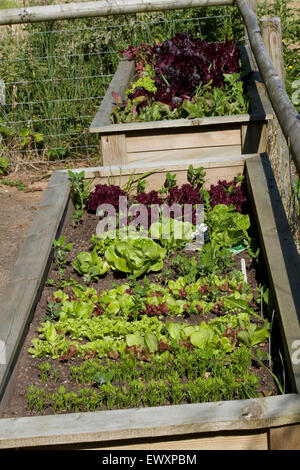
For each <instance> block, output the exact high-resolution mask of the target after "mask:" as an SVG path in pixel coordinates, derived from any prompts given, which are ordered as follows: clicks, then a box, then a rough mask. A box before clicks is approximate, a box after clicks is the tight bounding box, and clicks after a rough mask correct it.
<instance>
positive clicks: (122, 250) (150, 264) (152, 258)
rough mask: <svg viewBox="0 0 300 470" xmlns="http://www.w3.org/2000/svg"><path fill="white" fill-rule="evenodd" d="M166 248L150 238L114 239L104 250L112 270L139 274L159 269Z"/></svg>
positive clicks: (161, 265)
mask: <svg viewBox="0 0 300 470" xmlns="http://www.w3.org/2000/svg"><path fill="white" fill-rule="evenodd" d="M165 256H166V250H165V249H164V248H162V247H161V246H160V245H159V244H157V243H155V242H154V241H153V240H151V239H150V238H136V239H132V238H127V239H121V240H116V241H115V242H114V243H113V244H112V245H111V246H110V247H109V248H108V249H107V250H106V252H105V259H106V261H107V262H108V264H109V265H110V267H111V268H112V269H114V270H118V271H121V272H126V273H133V274H134V275H135V276H137V277H138V276H141V275H142V274H144V273H147V272H149V271H160V270H161V269H162V267H163V259H164V258H165Z"/></svg>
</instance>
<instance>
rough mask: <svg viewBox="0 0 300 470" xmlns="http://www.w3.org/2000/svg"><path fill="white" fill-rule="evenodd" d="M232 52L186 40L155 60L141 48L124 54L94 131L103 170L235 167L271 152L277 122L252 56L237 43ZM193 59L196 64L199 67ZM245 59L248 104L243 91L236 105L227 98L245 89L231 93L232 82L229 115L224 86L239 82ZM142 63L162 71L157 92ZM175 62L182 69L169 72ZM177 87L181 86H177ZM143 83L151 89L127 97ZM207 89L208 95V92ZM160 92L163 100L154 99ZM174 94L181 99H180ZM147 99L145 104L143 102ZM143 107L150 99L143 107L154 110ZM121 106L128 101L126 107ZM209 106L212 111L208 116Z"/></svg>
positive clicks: (229, 47) (234, 99)
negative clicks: (269, 137) (146, 165)
mask: <svg viewBox="0 0 300 470" xmlns="http://www.w3.org/2000/svg"><path fill="white" fill-rule="evenodd" d="M178 38H179V39H178ZM170 44H171V46H170ZM203 44H204V45H203ZM228 44H229V45H228ZM228 44H227V43H226V44H225V45H224V44H219V43H217V44H216V45H208V44H207V43H205V42H202V41H199V40H197V39H193V38H190V37H188V36H186V35H178V36H176V37H175V38H173V39H172V40H171V41H166V42H165V43H163V44H162V45H158V46H157V47H156V48H155V51H156V52H155V53H156V56H155V59H153V57H152V56H151V54H150V56H151V58H150V59H149V47H148V46H145V45H142V47H141V52H140V53H139V54H138V52H137V51H138V50H139V48H132V47H129V48H128V49H127V50H126V53H124V54H123V56H124V58H123V59H122V60H121V61H120V64H119V67H118V68H117V71H116V73H115V75H114V77H113V79H112V81H111V83H110V85H109V87H108V89H107V92H106V94H105V96H104V98H103V100H102V102H101V105H100V107H99V109H98V111H97V113H96V115H95V117H94V120H93V122H92V124H91V126H90V132H92V133H98V134H99V135H100V141H101V142H100V147H101V154H102V159H103V165H117V164H126V163H131V162H159V161H170V162H174V161H182V160H187V161H188V160H192V159H198V160H199V161H202V162H203V163H204V162H209V161H212V160H219V161H220V160H224V159H227V160H229V159H230V160H234V159H236V158H238V157H239V155H240V154H248V153H256V152H262V151H265V136H266V134H265V132H266V121H267V120H268V119H270V118H271V117H272V109H271V107H270V105H269V102H268V99H267V98H266V92H265V90H264V87H263V85H262V83H260V77H259V73H258V72H257V70H256V65H255V63H254V61H253V58H252V55H251V51H250V50H249V48H247V47H244V46H240V47H239V48H237V46H235V47H234V46H233V45H232V43H230V42H229V43H228ZM175 48H177V49H176V50H178V53H179V57H180V58H181V60H180V61H179V59H178V58H177V55H176V54H175V52H176V50H175ZM165 49H166V50H165ZM232 49H233V50H232ZM157 50H158V51H159V52H157ZM174 50H175V52H174ZM191 51H192V59H191ZM212 51H216V52H215V53H212ZM172 54H175V55H174V56H172ZM205 54H207V58H206V59H203V60H202V58H201V57H202V56H203V55H204V56H205ZM194 56H197V60H196V59H195V58H194ZM232 56H234V59H233V58H232ZM239 56H240V63H241V70H242V71H243V74H244V75H246V78H245V84H244V89H245V98H241V95H240V94H239V92H238V90H237V89H236V94H235V96H232V97H231V98H229V97H228V96H227V95H230V94H231V93H233V89H234V87H235V86H237V85H234V83H241V82H236V79H237V77H236V78H235V79H232V80H233V81H232V83H231V82H230V85H229V84H227V85H226V80H225V90H226V86H227V87H228V89H227V92H226V91H224V92H223V93H224V96H226V100H227V104H228V103H229V102H231V105H230V106H231V109H232V111H230V106H228V109H227V108H226V106H225V107H224V106H223V105H222V103H223V101H222V96H223V95H222V92H220V90H223V88H222V87H219V85H220V83H221V82H222V81H224V79H223V78H222V77H223V75H222V73H223V72H230V73H229V74H228V76H238V75H239V73H240V72H238V73H233V72H236V71H239V66H238V57H239ZM128 57H129V59H128ZM224 57H230V60H227V61H226V60H225V59H224ZM141 59H142V60H148V61H150V63H151V67H153V66H154V67H155V70H156V72H155V73H156V75H155V78H153V79H152V81H151V83H150V85H149V83H148V81H149V80H150V79H149V73H148V69H146V79H139V77H140V75H138V74H140V73H141V72H140V71H141V70H142V71H143V69H144V68H145V62H141ZM171 59H172V60H174V61H175V63H176V65H175V66H174V65H173V63H171V64H170V61H171ZM155 60H156V62H155ZM153 61H154V65H153ZM177 62H178V63H177ZM185 64H188V65H187V67H191V72H190V76H191V78H190V76H189V73H188V72H189V69H188V68H187V69H184V66H185ZM209 64H210V65H209ZM147 67H149V65H147ZM192 68H194V69H192ZM177 69H178V70H179V71H180V73H179V72H178V70H177ZM211 70H213V73H212V72H211ZM142 73H145V72H142ZM151 73H153V72H150V76H151V77H152V75H151ZM194 76H196V77H198V78H197V80H198V82H200V83H201V86H200V88H199V90H200V91H198V94H199V93H200V97H199V98H197V99H198V101H199V100H200V101H199V103H200V104H199V103H198V101H196V103H198V105H194V103H193V100H195V99H196V98H195V96H197V92H195V89H197V87H196V85H197V83H198V82H197V80H196V79H195V80H194V79H193V77H194ZM174 77H175V78H174ZM178 77H179V78H180V77H181V78H182V77H183V83H179V82H178ZM171 79H172V80H173V81H174V83H173V82H170V80H171ZM137 80H141V84H143V83H146V85H145V86H146V88H147V89H146V90H145V89H144V88H141V87H139V88H137V89H136V90H138V91H135V92H134V93H131V94H130V93H129V94H128V93H126V91H127V90H129V89H132V90H134V88H135V86H136V85H140V82H138V81H137ZM209 80H210V81H209ZM207 82H208V83H209V84H207ZM215 82H216V87H215V88H210V86H213V87H214V83H215ZM133 83H134V84H133ZM171 83H172V85H171ZM187 83H188V84H189V86H188V84H187ZM167 84H170V86H169V87H168V86H167ZM202 85H203V86H204V88H205V87H206V88H207V91H206V92H204V88H203V86H202ZM217 85H218V86H217ZM184 86H187V88H186V90H187V91H186V94H184V92H183V91H182V89H183V87H184ZM153 87H154V88H153ZM237 88H238V86H237ZM153 89H154V90H155V89H156V90H157V92H156V93H154V92H153V91H152V92H151V91H149V90H153ZM213 89H214V90H219V93H220V96H219V95H218V92H217V91H216V93H215V94H214V92H213V91H212V90H213ZM170 90H171V91H172V90H178V91H177V94H176V93H175V95H174V96H173V94H172V93H173V92H172V93H171V94H170ZM144 91H145V93H144ZM143 93H144V95H145V96H144V97H143V96H141V95H143ZM205 93H207V95H206V94H205ZM152 95H154V97H153V96H152ZM156 95H157V97H156ZM169 95H170V96H169ZM237 96H239V99H237ZM246 97H247V98H246ZM141 99H142V100H143V99H144V101H143V105H144V104H145V103H146V102H147V103H151V105H150V104H149V106H148V108H149V109H148V108H147V107H146V108H143V107H141V103H140V101H139V100H141ZM247 99H248V100H249V102H248V105H247ZM122 100H125V101H124V102H123V103H122ZM152 100H154V101H153V102H152ZM155 100H157V101H155ZM160 100H162V101H163V104H161V101H160ZM178 102H180V104H178ZM124 103H127V106H125V104H124ZM153 103H158V107H157V108H153ZM174 103H175V104H176V106H177V107H176V106H175V104H174ZM191 103H192V104H191ZM203 103H204V104H203ZM207 103H209V105H207ZM223 104H224V103H223ZM207 106H208V108H210V107H211V109H206V107H207ZM183 108H184V110H183V111H182V109H183ZM145 109H146V111H144V110H145ZM153 109H154V111H153ZM178 109H179V110H180V111H178ZM116 111H117V112H116ZM137 111H138V112H137ZM112 116H113V117H112ZM152 116H155V120H151V117H152ZM160 116H161V117H160ZM173 116H174V117H173ZM122 119H124V120H125V122H123V121H122ZM140 119H142V121H141V122H140V121H139V120H140ZM153 119H154V117H153Z"/></svg>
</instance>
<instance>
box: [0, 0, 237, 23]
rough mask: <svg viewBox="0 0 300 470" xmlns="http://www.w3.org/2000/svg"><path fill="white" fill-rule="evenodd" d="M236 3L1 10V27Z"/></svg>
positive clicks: (120, 0) (188, 0) (157, 1)
mask: <svg viewBox="0 0 300 470" xmlns="http://www.w3.org/2000/svg"><path fill="white" fill-rule="evenodd" d="M232 4H233V0H176V1H175V0H151V1H149V0H126V1H124V0H102V1H99V2H84V3H67V4H63V5H46V6H37V7H28V8H12V9H6V10H1V11H0V25H9V24H18V23H35V22H38V21H52V20H66V19H74V18H87V17H92V16H107V15H122V14H129V13H143V12H149V11H160V10H176V9H188V8H200V7H212V6H222V5H232Z"/></svg>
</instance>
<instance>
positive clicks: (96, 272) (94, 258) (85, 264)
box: [72, 250, 109, 283]
mask: <svg viewBox="0 0 300 470" xmlns="http://www.w3.org/2000/svg"><path fill="white" fill-rule="evenodd" d="M72 266H73V268H74V269H75V270H76V271H77V272H78V273H79V274H80V275H81V276H83V279H84V280H85V282H87V283H90V282H92V281H94V280H96V279H98V278H99V277H100V276H102V275H103V274H105V273H106V272H107V271H108V270H109V265H108V263H107V262H106V261H105V260H102V259H101V258H100V257H99V256H98V254H97V252H96V251H95V250H93V251H92V252H91V253H89V252H87V251H82V252H80V253H78V255H77V257H76V259H75V261H74V262H73V263H72Z"/></svg>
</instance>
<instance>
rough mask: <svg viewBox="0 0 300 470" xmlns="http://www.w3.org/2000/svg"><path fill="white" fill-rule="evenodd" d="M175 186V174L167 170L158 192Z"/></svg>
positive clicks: (166, 191) (166, 190)
mask: <svg viewBox="0 0 300 470" xmlns="http://www.w3.org/2000/svg"><path fill="white" fill-rule="evenodd" d="M174 186H176V174H174V175H172V174H171V173H169V172H167V174H166V179H165V182H164V185H163V186H162V187H161V189H160V190H159V193H160V194H165V193H168V192H169V189H170V188H173V187H174Z"/></svg>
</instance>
